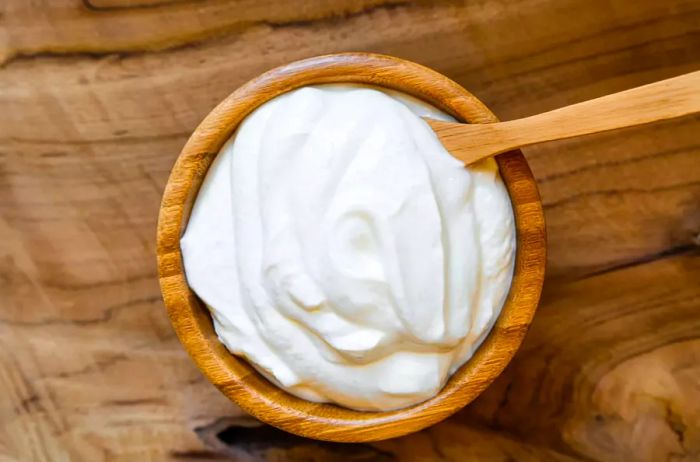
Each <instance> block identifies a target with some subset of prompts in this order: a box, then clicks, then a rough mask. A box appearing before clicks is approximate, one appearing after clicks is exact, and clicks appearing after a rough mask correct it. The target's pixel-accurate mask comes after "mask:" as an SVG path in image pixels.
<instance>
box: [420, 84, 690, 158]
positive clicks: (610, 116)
mask: <svg viewBox="0 0 700 462" xmlns="http://www.w3.org/2000/svg"><path fill="white" fill-rule="evenodd" d="M698 112H700V71H696V72H691V73H689V74H685V75H681V76H678V77H674V78H672V79H666V80H663V81H661V82H654V83H650V84H648V85H644V86H641V87H639V88H633V89H630V90H626V91H621V92H619V93H615V94H612V95H607V96H601V97H600V98H596V99H592V100H590V101H584V102H581V103H577V104H572V105H571V106H566V107H563V108H559V109H555V110H553V111H548V112H545V113H543V114H537V115H532V116H529V117H525V118H522V119H517V120H509V121H506V122H497V123H489V124H464V123H454V122H445V121H442V120H432V119H429V118H426V119H425V120H426V122H428V123H429V124H430V126H431V127H432V129H433V130H434V131H435V133H436V134H437V135H438V137H439V138H440V141H441V142H442V144H443V145H444V146H445V148H447V150H448V151H449V152H450V154H452V155H453V156H454V157H456V158H457V159H459V160H461V161H462V162H464V163H465V164H471V163H474V162H477V161H479V160H481V159H485V158H487V157H491V156H493V155H496V154H500V153H502V152H506V151H510V150H512V149H518V148H521V147H525V146H531V145H533V144H538V143H544V142H547V141H555V140H561V139H566V138H574V137H577V136H582V135H591V134H594V133H601V132H605V131H609V130H619V129H621V128H629V127H634V126H637V125H644V124H648V123H652V122H660V121H663V120H667V119H673V118H676V117H683V116H687V115H691V114H697V113H698Z"/></svg>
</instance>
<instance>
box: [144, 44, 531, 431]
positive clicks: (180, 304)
mask: <svg viewBox="0 0 700 462" xmlns="http://www.w3.org/2000/svg"><path fill="white" fill-rule="evenodd" d="M330 82H353V83H361V84H369V85H375V86H381V87H386V88H391V89H394V90H398V91H401V92H404V93H407V94H409V95H413V96H415V97H417V98H420V99H422V100H424V101H426V102H428V103H431V104H432V105H434V106H436V107H438V108H439V109H441V110H443V111H445V112H447V113H449V114H451V115H453V116H454V117H456V118H457V119H459V120H462V121H465V122H471V123H488V122H495V121H496V120H497V119H496V117H495V116H494V115H493V114H492V113H491V111H489V110H488V109H487V108H486V107H485V106H484V105H483V104H482V103H481V102H480V101H479V100H478V99H477V98H475V97H474V96H473V95H471V94H470V93H469V92H468V91H466V90H465V89H463V88H462V87H460V86H459V85H457V84H456V83H455V82H453V81H451V80H450V79H448V78H447V77H445V76H443V75H441V74H439V73H437V72H435V71H433V70H430V69H428V68H425V67H423V66H420V65H418V64H415V63H411V62H408V61H404V60H401V59H398V58H393V57H389V56H382V55H376V54H366V53H342V54H333V55H327V56H319V57H315V58H310V59H306V60H303V61H297V62H294V63H291V64H287V65H285V66H282V67H278V68H277V69H273V70H272V71H269V72H266V73H265V74H262V75H261V76H259V77H257V78H255V79H253V80H251V81H250V82H248V83H246V84H245V85H243V86H242V87H240V88H239V89H238V90H236V91H235V92H233V93H232V94H231V95H230V96H229V97H228V98H226V99H225V100H224V101H222V102H221V103H220V104H219V105H218V106H217V107H216V108H215V109H214V110H213V111H212V112H211V113H210V114H209V115H208V116H207V117H206V118H205V119H204V121H203V122H202V123H201V124H200V125H199V127H197V129H196V130H195V131H194V133H193V134H192V136H191V137H190V139H189V141H188V142H187V144H186V145H185V147H184V148H183V150H182V153H180V156H179V157H178V159H177V161H176V163H175V166H174V167H173V170H172V173H171V174H170V178H169V180H168V183H167V185H166V188H165V193H164V194H163V202H162V205H161V208H160V215H159V219H158V236H157V239H158V246H157V249H158V250H157V251H158V270H159V276H160V286H161V291H162V293H163V300H164V302H165V306H166V308H167V310H168V314H169V316H170V320H171V321H172V324H173V327H174V328H175V331H176V332H177V335H178V337H179V338H180V341H181V342H182V344H183V345H184V346H185V349H186V350H187V351H188V352H189V354H190V355H191V356H192V359H194V362H195V363H196V364H197V366H199V368H200V369H201V370H202V372H203V373H204V375H206V377H207V378H208V379H209V380H210V381H211V382H212V383H213V384H214V385H216V386H217V387H218V388H219V390H221V392H222V393H224V394H225V395H226V396H228V397H229V398H230V399H231V400H232V401H234V402H235V403H236V404H238V405H239V406H240V407H241V408H243V410H245V411H246V412H248V413H250V414H252V415H253V416H255V417H257V418H258V419H260V420H262V421H263V422H266V423H268V424H270V425H274V426H275V427H278V428H280V429H282V430H286V431H288V432H291V433H295V434H297V435H301V436H305V437H309V438H315V439H319V440H328V441H344V442H360V441H376V440H382V439H387V438H392V437H396V436H401V435H405V434H407V433H411V432H414V431H417V430H420V429H422V428H425V427H427V426H429V425H432V424H434V423H436V422H439V421H440V420H443V419H445V418H446V417H448V416H449V415H451V414H453V413H455V412H456V411H458V410H459V409H461V408H462V407H464V406H465V405H466V404H467V403H469V402H470V401H472V400H473V399H474V398H476V397H477V396H478V395H479V393H481V392H482V391H483V390H484V389H485V388H486V387H487V386H488V385H489V384H490V383H491V382H492V381H493V380H494V379H495V378H496V377H497V376H498V374H500V373H501V371H502V370H503V368H504V367H505V366H506V364H508V362H509V361H510V359H511V358H512V356H513V354H514V353H515V351H516V350H517V348H518V347H519V346H520V343H521V341H522V339H523V336H524V335H525V332H526V331H527V328H528V326H529V324H530V321H531V319H532V316H533V314H534V312H535V309H536V307H537V303H538V301H539V297H540V291H541V287H542V280H543V278H544V266H545V227H544V217H543V214H542V204H541V202H540V198H539V194H538V192H537V185H536V184H535V180H534V178H533V177H532V173H531V172H530V169H529V167H528V165H527V162H526V161H525V158H524V157H523V155H522V153H521V152H520V151H513V152H508V153H505V154H501V155H499V156H498V157H497V158H496V160H497V162H498V165H499V167H500V170H501V175H502V176H503V179H504V181H505V184H506V186H507V188H508V191H509V193H510V198H511V201H512V203H513V207H514V210H515V223H516V228H517V250H516V259H515V272H514V276H513V282H512V286H511V289H510V294H509V296H508V299H507V301H506V303H505V306H504V307H503V309H502V311H501V315H500V316H499V318H498V320H497V321H496V324H495V326H494V328H493V329H492V331H491V333H490V334H489V336H488V338H487V339H486V340H485V341H484V343H483V344H482V345H481V347H480V348H478V350H477V351H476V353H475V354H474V356H473V357H472V358H471V359H470V360H469V361H468V362H467V363H466V364H465V365H464V366H462V367H461V368H460V369H459V370H458V371H457V372H456V373H455V374H454V375H453V376H452V377H451V378H450V380H449V381H448V382H447V384H446V385H445V387H444V388H443V389H442V391H440V393H439V394H437V395H436V396H434V397H433V398H431V399H429V400H428V401H425V402H423V403H420V404H417V405H415V406H411V407H409V408H405V409H401V410H397V411H390V412H362V411H354V410H350V409H346V408H341V407H338V406H335V405H332V404H319V403H312V402H309V401H305V400H303V399H300V398H297V397H295V396H292V395H290V394H288V393H286V392H285V391H283V390H281V389H280V388H278V387H277V386H275V385H273V384H272V383H270V382H269V381H267V380H266V379H265V378H263V377H262V376H261V375H260V374H259V373H258V372H256V371H255V370H254V369H253V368H252V367H251V366H250V365H249V364H248V363H247V362H246V361H245V360H243V359H240V358H238V357H236V356H234V355H232V354H231V353H229V352H228V350H226V348H225V347H224V346H223V344H221V343H220V342H219V340H218V339H217V336H216V334H215V332H214V328H213V326H212V321H211V318H210V316H209V312H208V310H207V308H206V306H204V304H203V303H202V302H201V301H200V300H199V299H198V298H197V296H196V295H195V294H194V293H193V292H192V290H190V288H189V287H188V285H187V279H186V278H185V272H184V269H183V263H182V255H181V252H180V236H181V235H182V233H183V232H184V230H185V227H186V225H187V219H188V216H189V213H190V210H191V208H192V204H193V201H194V199H195V197H196V195H197V192H198V190H199V187H200V185H201V184H202V181H203V179H204V176H205V174H206V173H207V169H208V168H209V166H210V165H211V163H212V161H213V160H214V157H215V156H216V155H217V154H218V152H219V150H220V148H221V147H222V146H223V144H224V143H225V142H226V141H227V140H228V139H229V137H230V136H231V134H232V133H233V132H234V130H235V129H236V127H237V126H238V124H239V123H240V122H241V120H243V119H244V118H245V117H246V116H247V115H248V114H250V112H251V111H253V110H254V109H255V108H256V107H258V106H260V105H261V104H262V103H264V102H266V101H268V100H270V99H272V98H274V97H275V96H278V95H280V94H281V93H284V92H287V91H290V90H292V89H295V88H298V87H301V86H305V85H312V84H322V83H330Z"/></svg>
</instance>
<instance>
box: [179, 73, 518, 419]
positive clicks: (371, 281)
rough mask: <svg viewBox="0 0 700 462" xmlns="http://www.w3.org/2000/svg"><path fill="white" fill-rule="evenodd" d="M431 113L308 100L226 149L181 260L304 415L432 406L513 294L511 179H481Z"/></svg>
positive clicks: (271, 113) (361, 101) (316, 92)
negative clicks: (430, 121) (448, 146)
mask: <svg viewBox="0 0 700 462" xmlns="http://www.w3.org/2000/svg"><path fill="white" fill-rule="evenodd" d="M422 115H430V116H431V117H434V118H440V119H443V120H452V119H450V118H449V117H448V116H446V115H444V114H442V113H440V112H439V111H437V110H436V109H434V108H432V107H429V106H427V105H425V104H423V103H421V102H419V101H417V100H415V99H413V98H410V97H407V96H404V95H398V94H395V93H389V92H386V91H384V90H382V91H380V90H375V89H370V88H364V87H354V86H319V87H306V88H301V89H299V90H296V91H293V92H290V93H288V94H285V95H282V96H280V97H277V98H275V99H273V100H271V101H269V102H268V103H266V104H264V105H263V106H261V107H260V108H258V109H257V110H256V111H254V112H253V113H252V114H251V115H250V116H248V117H247V118H246V119H245V121H244V122H243V123H242V124H241V126H240V128H239V129H238V131H237V132H236V133H235V134H234V135H233V136H232V137H231V139H230V140H229V141H228V142H227V143H226V145H225V146H224V147H223V148H222V150H221V152H220V153H219V155H218V156H217V158H216V160H215V162H214V163H213V165H212V166H211V169H210V170H209V173H208V174H207V177H206V179H205V181H204V184H203V185H202V188H201V190H200V192H199V195H198V197H197V200H196V203H195V205H194V208H193V210H192V214H191V217H190V219H189V224H188V226H187V230H186V232H185V234H184V236H183V237H182V241H181V247H182V254H183V258H184V264H185V270H186V274H187V280H188V282H189V284H190V286H191V287H192V288H193V290H194V291H195V292H196V293H197V294H198V295H199V297H200V298H201V299H202V300H203V301H204V302H205V303H206V304H207V305H208V306H209V309H210V310H211V313H212V317H213V319H214V325H215V327H216V332H217V333H218V335H219V338H220V339H221V341H222V342H223V343H224V344H225V345H226V346H227V347H228V349H229V350H230V351H231V352H232V353H234V354H236V355H240V356H243V357H245V358H247V359H248V361H249V362H250V363H251V364H253V365H254V366H255V367H256V368H257V369H258V370H259V371H260V372H261V373H262V374H263V375H265V376H266V377H267V378H268V379H270V380H271V381H272V382H274V383H276V384H277V385H279V386H280V387H282V388H283V389H285V390H287V391H288V392H290V393H292V394H294V395H297V396H299V397H301V398H304V399H307V400H311V401H319V402H333V403H336V404H339V405H341V406H345V407H348V408H353V409H359V410H390V409H397V408H402V407H405V406H409V405H412V404H416V403H419V402H421V401H424V400H426V399H428V398H430V397H432V396H434V395H435V394H437V392H438V391H439V390H440V389H441V388H442V386H443V385H444V384H445V382H446V380H447V379H448V378H449V376H450V375H451V374H452V373H454V372H455V370H456V369H458V368H459V367H460V366H461V365H462V364H464V363H465V362H466V361H467V360H468V359H469V358H470V357H471V356H472V354H473V353H474V351H475V349H476V348H477V347H478V346H479V344H480V343H481V342H482V341H483V339H484V338H485V337H486V335H487V334H488V332H489V330H490V329H491V327H492V326H493V323H494V321H495V319H496V317H497V316H498V314H499V312H500V310H501V307H502V305H503V303H504V301H505V298H506V296H507V294H508V289H509V287H510V282H511V275H512V270H513V260H514V255H515V229H514V225H513V212H512V209H511V204H510V200H509V197H508V194H507V192H506V189H505V186H504V185H503V182H502V180H501V178H500V176H499V174H498V169H497V166H496V164H495V162H494V161H493V160H491V159H488V160H485V161H483V162H481V163H479V164H477V165H473V166H470V167H469V168H465V167H464V166H463V165H462V164H461V163H460V162H459V161H457V160H456V159H454V158H453V157H451V156H450V155H449V153H448V152H447V151H445V149H444V148H443V146H442V145H441V144H440V142H439V141H438V139H437V137H436V136H435V134H434V133H433V132H432V131H431V129H430V127H429V126H428V125H427V124H426V123H425V122H424V121H423V120H422V119H421V118H420V116H422Z"/></svg>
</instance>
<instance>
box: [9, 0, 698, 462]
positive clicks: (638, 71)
mask: <svg viewBox="0 0 700 462" xmlns="http://www.w3.org/2000/svg"><path fill="white" fill-rule="evenodd" d="M347 50H359V51H376V52H381V53H387V54H392V55H396V56H399V57H402V58H407V59H411V60H414V61H418V62H420V63H423V64H426V65H428V66H430V67H433V68H435V69H437V70H438V71H440V72H443V73H445V74H446V75H448V76H450V77H452V78H453V79H455V80H456V81H458V82H459V83H461V84H462V85H464V86H465V87H466V88H468V89H469V90H471V91H472V92H474V93H475V94H476V95H478V96H479V97H480V98H482V99H483V100H484V101H485V102H486V103H487V104H489V105H490V106H491V108H492V109H493V110H494V111H495V112H496V113H497V114H498V115H499V116H500V117H501V118H503V119H509V118H514V117H520V116H525V115H529V114H533V113H536V112H540V111H545V110H548V109H553V108H556V107H558V106H563V105H566V104H570V103H574V102H577V101H581V100H584V99H587V98H593V97H596V96H600V95H603V94H606V93H609V92H614V91H618V90H622V89H626V88H630V87H632V86H636V85H641V84H644V83H648V82H652V81H655V80H659V79H663V78H666V77H671V76H674V75H677V74H681V73H684V72H689V71H692V70H697V69H698V68H700V4H699V3H698V2H697V1H683V0H666V1H656V0H643V1H636V0H586V1H583V0H578V1H576V0H515V1H506V0H501V1H486V0H474V1H468V2H464V4H462V3H459V4H458V3H456V2H455V3H450V2H435V3H428V2H407V1H390V0H342V1H336V2H328V1H321V0H314V1H306V2H303V1H293V2H277V1H272V0H238V1H216V0H209V1H207V0H202V1H197V0H82V1H81V0H51V1H49V0H44V1H40V0H36V1H27V0H3V1H2V2H0V242H1V244H0V300H1V301H0V303H1V305H0V307H1V309H0V397H1V398H0V460H1V461H3V462H4V461H22V462H26V461H30V462H31V461H69V460H70V461H91V462H92V461H95V462H99V461H155V460H177V461H198V460H227V457H228V456H234V457H235V458H236V459H237V460H244V461H273V460H274V461H301V460H318V461H320V460H357V461H360V460H361V461H366V460H380V461H393V460H401V461H426V460H442V461H448V460H454V461H485V460H499V461H550V460H556V461H577V460H587V461H588V460H598V461H660V460H668V461H691V460H700V258H699V254H700V252H699V251H698V249H699V246H700V237H699V235H700V144H699V143H700V118H697V117H695V118H692V117H691V118H686V119H682V120H678V121H673V122H667V123H662V124H658V125H655V126H651V127H644V128H637V129H629V130H625V131H620V132H616V133H610V134H603V135H599V136H595V137H589V138H585V139H579V140H573V141H565V142H558V143H551V144H549V145H547V146H542V147H534V148H529V149H526V151H525V153H526V156H527V158H528V160H529V161H530V163H531V166H532V168H533V171H534V173H535V176H536V177H537V179H538V181H539V183H540V188H541V193H542V197H543V201H544V205H545V211H546V218H547V225H548V233H549V270H548V271H549V272H548V280H547V283H546V284H545V292H544V296H543V301H542V304H541V307H540V309H539V312H538V313H537V315H536V318H535V322H534V324H533V326H532V329H531V331H530V333H529V334H528V337H527V339H526V341H525V344H524V346H523V348H522V349H521V351H520V352H519V354H518V355H517V356H516V359H515V360H514V361H513V363H512V364H511V366H510V367H509V368H508V369H507V371H506V372H505V373H504V374H503V376H502V377H501V378H500V379H499V380H498V381H497V382H496V383H495V384H494V385H493V386H491V387H490V388H489V389H488V390H487V392H486V393H485V394H484V395H482V397H480V398H479V399H478V400H477V401H476V402H474V403H473V404H472V405H470V406H469V407H468V408H466V409H464V410H463V411H462V412H460V413H459V414H458V415H456V416H455V417H453V418H451V419H449V420H448V421H446V422H444V423H442V424H440V425H437V426H435V427H433V428H431V429H429V430H427V431H424V432H421V433H418V434H415V435H412V436H409V437H405V438H401V439H399V440H393V441H386V442H382V443H377V444H371V445H333V444H319V443H315V442H312V441H308V440H302V439H299V438H296V437H292V436H288V435H286V434H283V433H281V432H279V431H277V430H274V429H272V428H269V427H259V426H256V423H255V422H253V421H251V420H250V419H249V418H246V417H245V416H242V415H241V412H240V411H239V410H238V409H236V407H235V406H234V405H233V404H231V403H229V402H228V401H227V400H225V399H224V398H223V397H222V396H220V395H219V394H218V392H217V391H216V390H215V389H214V388H213V387H212V386H210V385H209V384H208V383H207V382H206V381H205V380H204V379H203V378H202V376H201V375H200V374H199V372H198V371H197V370H196V369H195V367H194V366H193V365H192V363H191V362H190V360H189V359H188V357H187V356H186V355H185V353H184V351H183V350H182V348H181V347H180V345H179V343H178V341H177V339H176V338H175V337H174V334H173V332H172V330H171V328H170V325H169V323H168V320H167V318H166V315H165V312H164V310H163V306H162V302H161V299H160V295H159V289H158V285H157V282H156V273H155V257H154V253H155V249H154V237H155V225H156V213H157V210H158V205H159V200H160V196H161V193H162V190H163V185H164V183H165V181H166V178H167V176H168V171H169V169H170V167H171V165H172V164H173V161H174V159H175V157H176V156H177V154H178V152H179V151H180V148H181V147H182V145H183V143H184V142H185V140H186V139H187V137H188V134H189V133H190V132H191V131H192V129H193V128H194V127H195V126H196V124H197V123H198V122H199V121H200V120H201V119H202V117H203V116H204V115H205V114H206V113H207V112H208V111H209V110H210V109H211V108H212V107H213V105H214V104H215V103H217V102H218V101H219V100H220V99H221V98H223V97H224V96H225V95H227V94H228V93H230V92H231V91H232V90H233V89H235V88H236V87H237V86H238V85H240V84H241V83H242V82H244V81H245V80H247V79H249V78H250V77H252V76H254V75H256V74H257V73H259V72H261V71H263V70H266V69H268V68H270V67H273V66H276V65H279V64H281V63H285V62H288V61H290V60H294V59H298V58H302V57H307V56H311V55H316V54H322V53H327V52H334V51H347Z"/></svg>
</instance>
